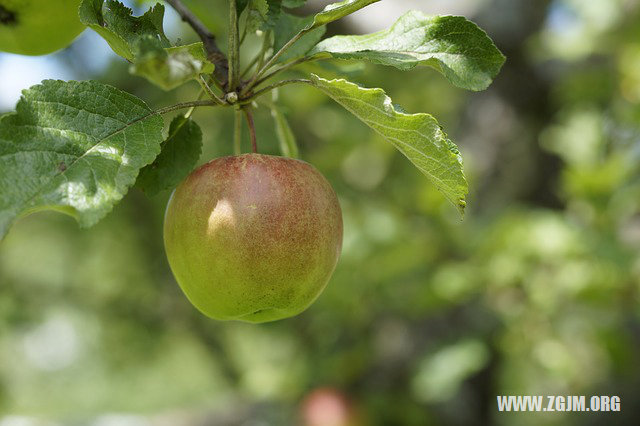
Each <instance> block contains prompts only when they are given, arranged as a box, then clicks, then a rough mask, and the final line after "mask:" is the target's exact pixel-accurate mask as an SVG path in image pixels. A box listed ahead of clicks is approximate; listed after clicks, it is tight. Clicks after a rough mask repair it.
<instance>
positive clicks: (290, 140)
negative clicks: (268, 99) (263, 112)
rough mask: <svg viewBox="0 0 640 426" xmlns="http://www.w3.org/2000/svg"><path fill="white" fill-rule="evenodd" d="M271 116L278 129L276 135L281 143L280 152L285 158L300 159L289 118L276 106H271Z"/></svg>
mask: <svg viewBox="0 0 640 426" xmlns="http://www.w3.org/2000/svg"><path fill="white" fill-rule="evenodd" d="M270 108H271V116H272V117H273V121H274V124H275V127H276V135H277V136H278V142H280V152H282V155H284V156H285V157H290V158H298V144H297V143H296V137H295V135H294V134H293V131H292V130H291V126H289V122H288V121H287V117H285V115H284V113H283V112H282V111H281V110H280V108H278V107H277V106H276V105H275V104H271V105H270Z"/></svg>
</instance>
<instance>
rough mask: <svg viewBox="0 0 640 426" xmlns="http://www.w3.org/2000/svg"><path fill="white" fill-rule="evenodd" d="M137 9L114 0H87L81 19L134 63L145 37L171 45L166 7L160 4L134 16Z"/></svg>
mask: <svg viewBox="0 0 640 426" xmlns="http://www.w3.org/2000/svg"><path fill="white" fill-rule="evenodd" d="M132 13H133V11H132V10H131V9H129V8H127V7H126V6H124V5H123V4H122V3H120V2H118V1H114V0H107V2H106V4H105V2H104V0H83V1H82V4H81V5H80V9H79V15H80V21H81V22H82V23H83V24H85V25H87V26H88V27H90V28H91V29H92V30H94V31H95V32H97V33H98V34H100V36H102V38H104V39H105V40H106V41H107V43H109V46H111V49H113V51H114V52H116V53H117V54H118V55H120V56H122V57H123V58H125V59H127V60H129V61H131V62H133V60H134V54H135V50H136V48H137V47H136V46H137V44H138V43H139V42H140V40H141V39H145V40H147V41H149V40H151V41H153V42H155V43H156V44H157V45H158V46H160V47H170V46H171V43H170V42H169V40H168V39H167V37H166V36H165V34H164V30H163V27H162V21H163V18H164V6H163V5H161V4H159V3H157V4H156V5H155V6H153V7H152V8H151V9H149V10H148V11H147V12H146V13H145V14H144V15H142V16H139V17H135V16H132Z"/></svg>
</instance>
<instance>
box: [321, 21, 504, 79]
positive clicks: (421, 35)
mask: <svg viewBox="0 0 640 426" xmlns="http://www.w3.org/2000/svg"><path fill="white" fill-rule="evenodd" d="M323 52H324V53H328V54H330V55H331V56H333V57H336V58H341V59H364V60H368V61H370V62H373V63H376V64H382V65H390V66H393V67H396V68H399V69H401V70H408V69H410V68H413V67H415V66H416V65H427V66H430V67H433V68H435V69H436V70H438V71H439V72H441V73H442V74H444V76H445V77H446V78H447V79H448V80H449V81H450V82H451V83H452V84H454V85H456V86H458V87H462V88H464V89H470V90H484V89H486V88H487V87H488V86H489V84H491V81H492V79H493V78H494V77H495V76H496V75H497V74H498V72H499V71H500V68H501V67H502V64H503V63H504V60H505V57H504V56H503V55H502V53H500V51H499V50H498V48H497V47H496V46H495V44H493V42H492V41H491V39H490V38H489V37H488V36H487V34H486V33H485V32H484V31H483V30H481V29H480V28H478V26H477V25H476V24H474V23H473V22H471V21H468V20H467V19H465V18H464V17H462V16H427V15H425V14H423V13H422V12H418V11H412V12H408V13H406V14H405V15H403V16H402V17H401V18H400V19H399V20H398V21H397V22H396V23H395V24H394V25H393V26H392V27H391V28H389V29H387V30H383V31H380V32H377V33H373V34H367V35H361V36H335V37H331V38H328V39H326V40H323V41H321V42H320V43H319V44H318V45H317V46H316V47H314V48H313V50H312V51H311V52H310V54H311V55H313V54H322V53H323Z"/></svg>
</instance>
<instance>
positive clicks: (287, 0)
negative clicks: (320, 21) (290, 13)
mask: <svg viewBox="0 0 640 426" xmlns="http://www.w3.org/2000/svg"><path fill="white" fill-rule="evenodd" d="M306 2H307V0H282V5H283V6H284V7H286V8H287V9H295V8H297V7H301V6H304V5H305V3H306Z"/></svg>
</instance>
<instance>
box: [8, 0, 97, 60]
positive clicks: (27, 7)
mask: <svg viewBox="0 0 640 426" xmlns="http://www.w3.org/2000/svg"><path fill="white" fill-rule="evenodd" d="M79 6H80V0H0V51H3V52H10V53H17V54H20V55H34V56H35V55H45V54H47V53H51V52H55V51H56V50H59V49H62V48H63V47H67V46H68V45H69V44H71V42H72V41H73V39H75V38H76V37H77V36H78V34H80V33H81V32H82V31H83V30H84V29H85V27H84V25H83V24H82V23H81V22H80V19H79V18H78V7H79Z"/></svg>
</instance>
